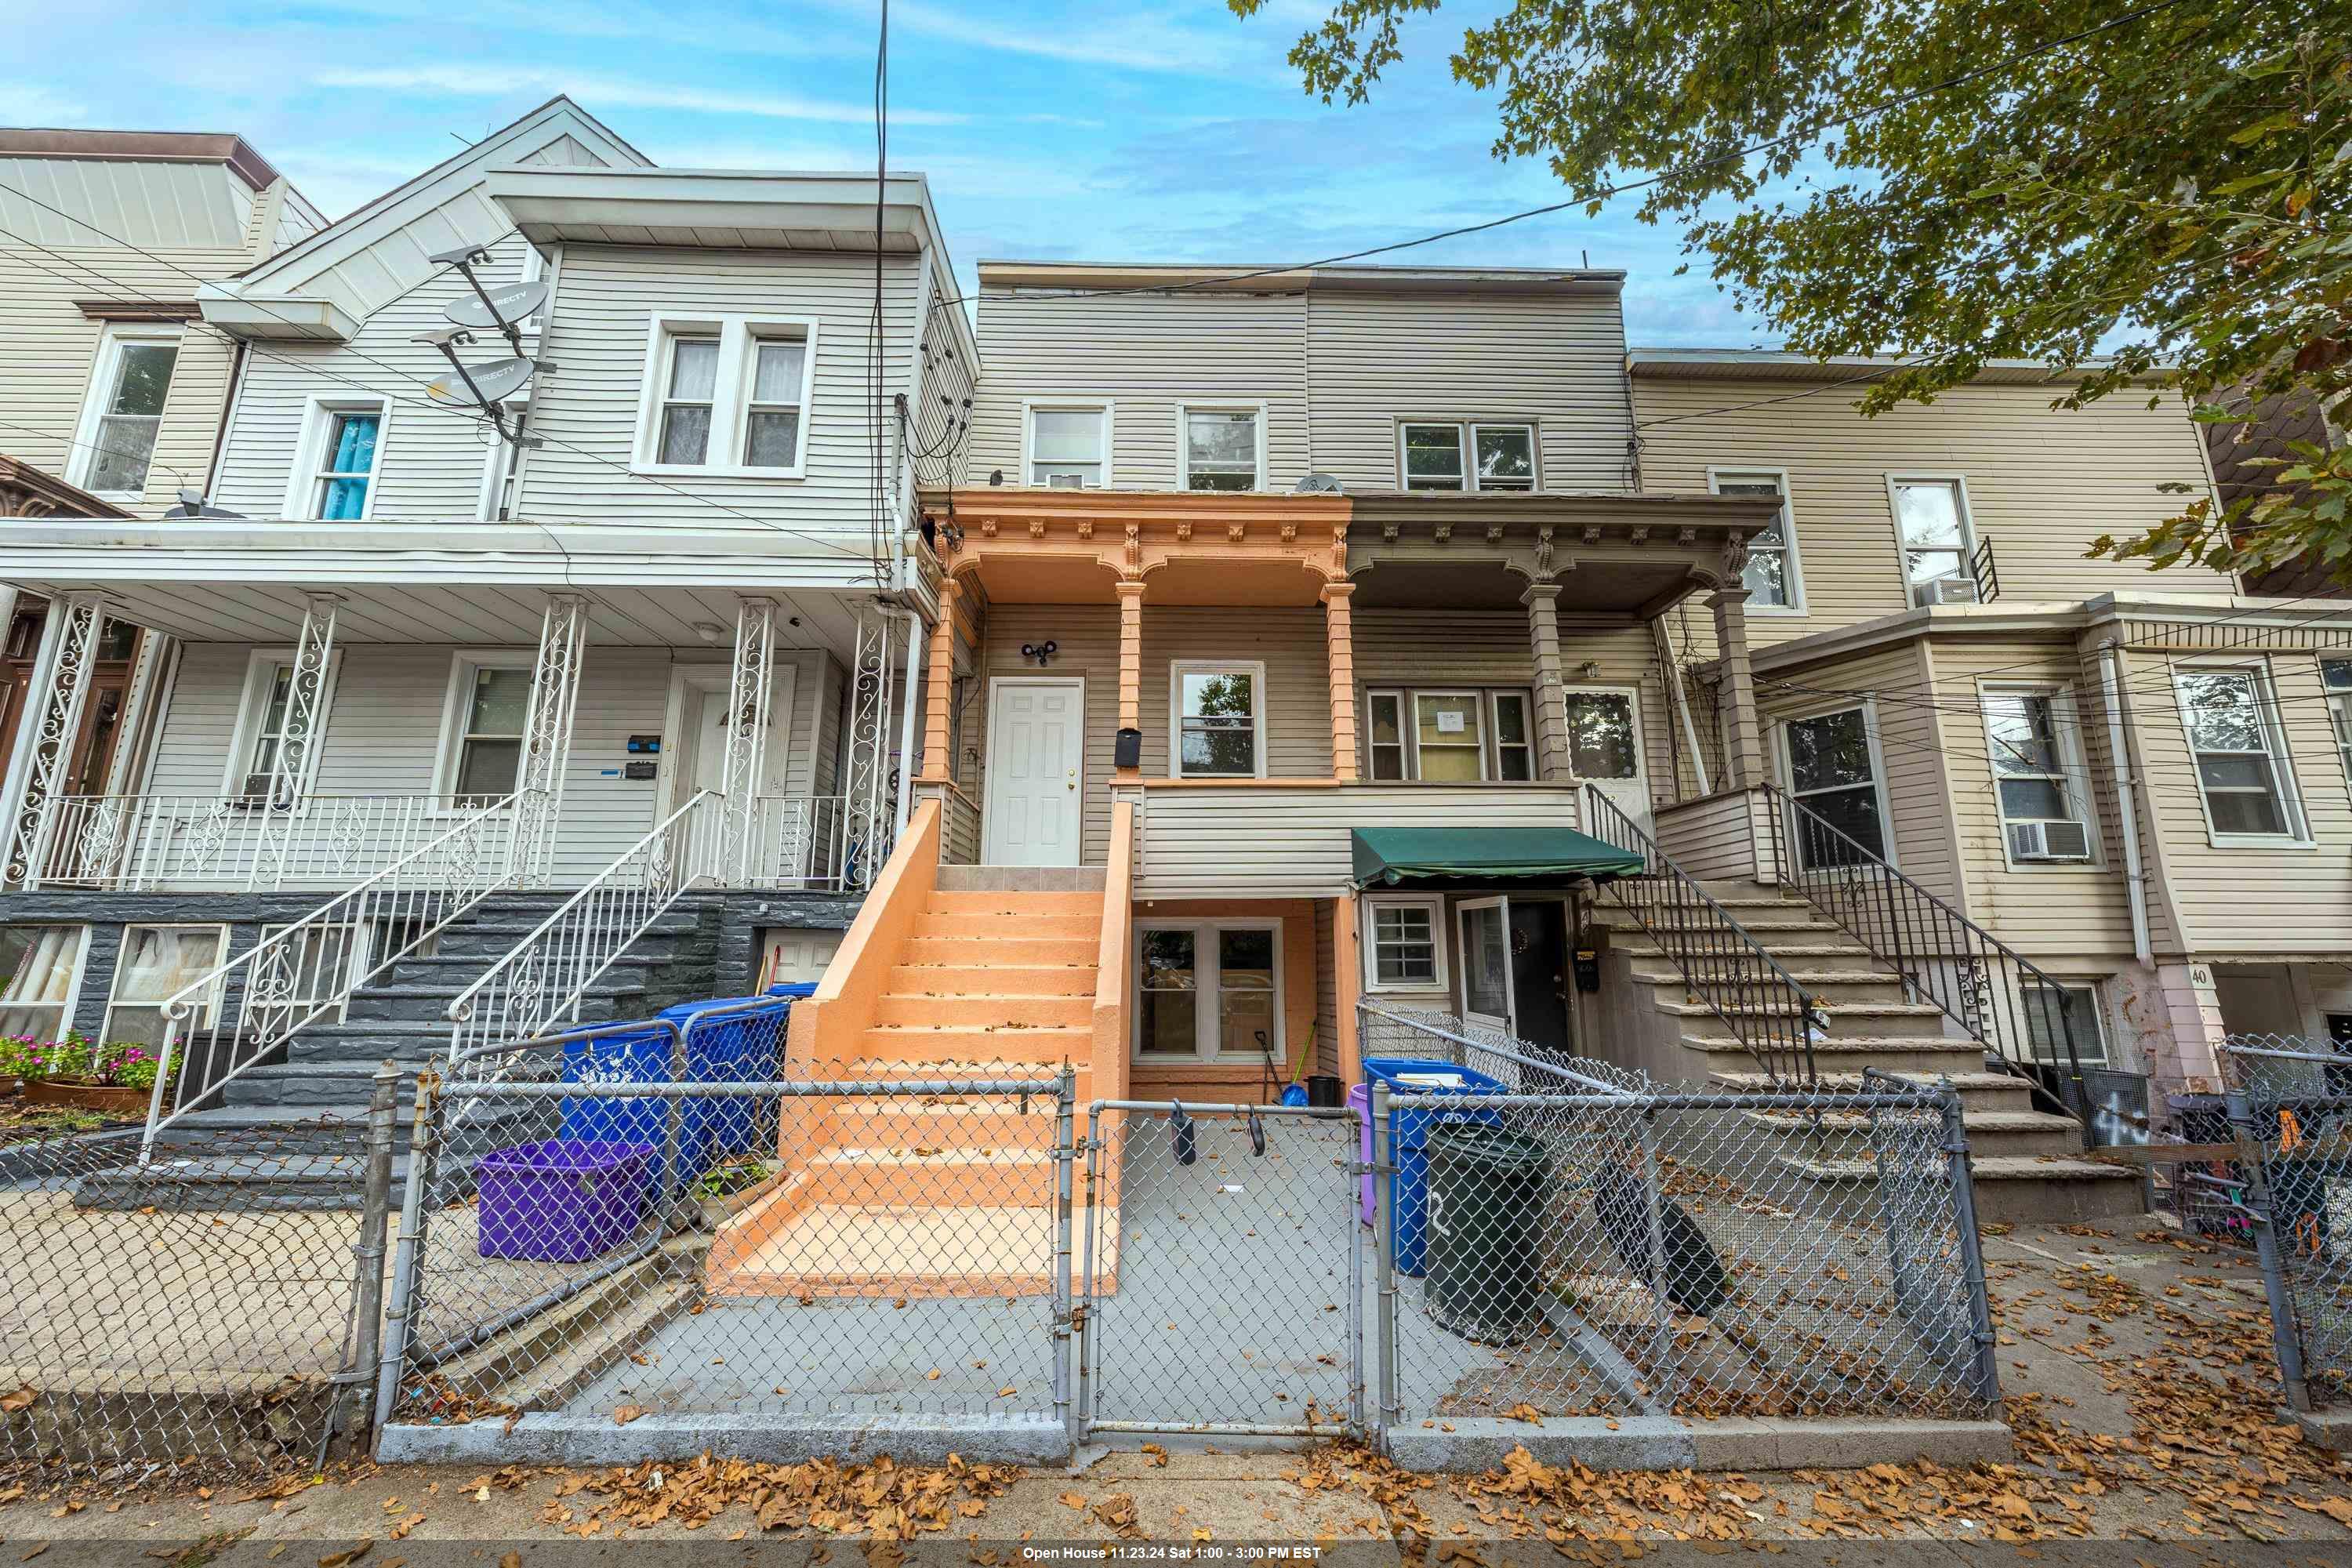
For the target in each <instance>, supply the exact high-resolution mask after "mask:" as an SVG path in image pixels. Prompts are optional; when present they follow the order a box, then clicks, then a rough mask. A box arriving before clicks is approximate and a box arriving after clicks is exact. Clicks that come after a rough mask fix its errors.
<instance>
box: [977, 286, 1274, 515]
mask: <svg viewBox="0 0 2352 1568" xmlns="http://www.w3.org/2000/svg"><path fill="white" fill-rule="evenodd" d="M1305 313H1306V301H1305V300H1304V299H1303V298H1302V297H1301V296H1299V295H1297V294H1277V295H1270V296H1269V295H1253V296H1234V295H1231V294H1207V293H1204V294H1192V295H1179V296H1175V297H1172V298H1170V297H1161V296H1153V295H1112V296H1106V297H1098V298H1092V299H1087V298H1075V299H1074V298H1068V297H1055V296H1054V295H1051V294H1042V293H1041V294H1027V293H1012V292H1006V291H988V292H985V293H983V294H982V298H981V300H980V304H979V311H978V314H979V343H980V360H981V363H982V366H983V367H984V370H983V377H982V383H981V387H980V393H979V397H978V401H977V404H976V405H975V406H974V409H973V413H972V440H971V465H970V471H971V473H973V474H975V475H985V474H987V473H988V472H989V471H990V470H991V469H1001V470H1002V471H1003V474H1004V479H1005V482H1006V483H1008V484H1021V483H1023V482H1024V481H1025V479H1026V477H1027V476H1026V475H1025V474H1024V473H1023V471H1022V467H1021V452H1022V427H1021V425H1022V413H1021V410H1022V403H1023V400H1024V399H1029V400H1034V401H1063V402H1110V403H1112V404H1114V405H1115V407H1114V409H1113V414H1112V420H1111V477H1110V483H1111V486H1112V488H1114V489H1128V490H1169V489H1175V488H1176V484H1177V430H1176V411H1177V408H1178V405H1182V404H1192V405H1256V404H1259V403H1263V404H1265V405H1266V414H1265V418H1266V426H1265V462H1266V468H1267V472H1266V474H1265V476H1264V480H1263V483H1264V487H1265V488H1266V489H1277V490H1283V489H1289V488H1290V487H1291V486H1292V485H1294V484H1296V483H1297V482H1298V480H1299V479H1300V478H1301V477H1302V476H1304V475H1305V474H1306V473H1307V471H1308V469H1307V439H1306V434H1307V433H1306V409H1307V397H1306V372H1305V363H1304V356H1303V354H1302V353H1301V352H1300V351H1301V347H1302V342H1301V329H1302V325H1303V322H1304V321H1305Z"/></svg>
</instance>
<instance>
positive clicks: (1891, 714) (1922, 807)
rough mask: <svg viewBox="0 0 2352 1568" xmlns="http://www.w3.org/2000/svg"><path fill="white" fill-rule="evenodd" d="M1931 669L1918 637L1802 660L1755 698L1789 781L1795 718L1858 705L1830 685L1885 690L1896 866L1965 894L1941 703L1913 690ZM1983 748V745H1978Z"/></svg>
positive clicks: (1878, 705) (1776, 763)
mask: <svg viewBox="0 0 2352 1568" xmlns="http://www.w3.org/2000/svg"><path fill="white" fill-rule="evenodd" d="M1931 680H1932V672H1931V670H1930V668H1929V665H1928V661H1927V658H1926V657H1925V655H1924V654H1923V653H1922V652H1921V650H1920V647H1918V645H1916V644H1906V645H1904V646H1902V647H1895V648H1892V649H1889V650H1887V651H1885V652H1882V653H1875V654H1871V655H1866V656H1863V657H1858V658H1850V659H1844V660H1839V661H1834V662H1824V663H1822V664H1812V665H1807V666H1805V667H1803V668H1801V669H1800V670H1796V671H1793V672H1790V673H1788V674H1786V675H1784V676H1778V677H1774V678H1772V679H1771V680H1769V681H1768V680H1767V679H1764V678H1762V677H1759V678H1758V680H1757V694H1756V702H1757V708H1758V710H1759V714H1760V716H1761V717H1762V720H1763V724H1764V746H1765V767H1766V768H1767V770H1768V771H1769V773H1771V775H1772V777H1773V779H1774V780H1775V781H1776V782H1778V783H1779V784H1780V785H1781V786H1782V787H1783V788H1785V787H1787V785H1788V784H1789V763H1788V756H1789V752H1788V737H1787V735H1786V733H1785V732H1784V726H1785V725H1786V724H1787V723H1788V722H1789V721H1790V720H1792V719H1803V718H1811V717H1813V716H1815V715H1818V714H1822V713H1831V712H1836V711H1838V710H1842V709H1846V708H1852V707H1856V706H1861V705H1863V704H1864V702H1865V699H1864V698H1863V697H1859V696H1855V697H1844V696H1832V695H1825V694H1824V693H1826V692H1832V691H1834V692H1867V691H1884V692H1885V693H1887V694H1888V696H1887V700H1884V701H1873V702H1870V704H1869V711H1870V712H1871V714H1872V715H1873V719H1872V724H1873V732H1874V736H1875V738H1876V741H1877V748H1876V755H1877V763H1878V768H1879V785H1880V791H1879V794H1880V800H1881V809H1882V810H1883V811H1884V812H1885V814H1886V820H1885V824H1884V826H1885V830H1886V837H1887V842H1888V844H1889V846H1890V847H1892V848H1893V850H1894V857H1893V858H1894V862H1895V868H1896V869H1898V870H1900V871H1901V872H1902V873H1903V874H1904V875H1905V876H1906V877H1909V878H1910V879H1912V880H1913V881H1915V882H1917V883H1918V884H1919V885H1920V886H1921V887H1923V888H1925V889H1927V890H1928V891H1929V892H1931V893H1933V894H1935V895H1936V896H1937V898H1939V899H1942V900H1946V901H1947V902H1953V901H1956V900H1958V899H1959V898H1960V896H1961V891H1960V878H1959V874H1958V865H1957V863H1956V851H1955V848H1954V843H1953V837H1952V812H1951V802H1950V798H1949V795H1948V793H1947V787H1946V781H1945V776H1944V758H1943V753H1942V751H1941V750H1940V741H1941V737H1940V736H1939V733H1938V731H1937V718H1938V717H1939V714H1938V713H1937V710H1936V709H1935V708H1934V707H1933V706H1932V705H1929V704H1926V703H1923V702H1917V701H1909V700H1905V701H1897V700H1895V696H1896V695H1897V694H1900V695H1902V696H1905V697H1911V698H1916V697H1917V696H1919V695H1920V694H1921V693H1924V692H1926V691H1927V690H1928V689H1930V685H1931ZM1979 750H1981V747H1979Z"/></svg>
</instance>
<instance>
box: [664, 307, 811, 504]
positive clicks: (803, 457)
mask: <svg viewBox="0 0 2352 1568" xmlns="http://www.w3.org/2000/svg"><path fill="white" fill-rule="evenodd" d="M815 364H816V323H815V322H814V321H801V320H770V319H765V318H760V319H755V318H752V317H748V316H719V317H704V318H701V319H698V320H689V319H685V318H671V317H666V316H657V317H656V318H655V319H654V321H653V323H652V325H651V327H650V329H649V331H648V340H647V344H646V370H645V382H644V392H643V395H642V396H641V398H640V401H639V406H638V414H637V438H636V453H635V461H634V462H633V464H632V465H631V466H632V467H633V468H635V469H636V470H638V471H640V472H648V473H674V474H681V475H693V476H698V477H711V476H718V477H723V478H733V479H799V478H801V477H802V476H803V473H804V472H805V470H806V466H807V461H808V441H809V423H810V410H809V399H810V396H811V395H812V389H813V387H814V375H815Z"/></svg>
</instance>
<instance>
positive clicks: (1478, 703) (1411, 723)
mask: <svg viewBox="0 0 2352 1568" xmlns="http://www.w3.org/2000/svg"><path fill="white" fill-rule="evenodd" d="M1424 697H1466V698H1468V699H1469V700H1470V710H1471V711H1472V712H1474V713H1475V714H1476V715H1477V716H1478V727H1479V734H1478V746H1477V752H1478V780H1477V782H1478V783H1480V784H1486V783H1487V782H1488V781H1489V780H1491V779H1493V778H1494V776H1495V765H1494V764H1495V759H1494V758H1493V757H1491V756H1489V755H1488V754H1487V752H1488V748H1490V747H1491V746H1492V745H1493V744H1494V739H1495V738H1494V735H1493V733H1492V731H1493V726H1494V715H1493V714H1491V713H1489V712H1488V711H1487V704H1486V689H1484V688H1482V687H1475V686H1425V687H1415V688H1414V689H1412V690H1411V691H1409V692H1407V693H1406V694H1405V717H1406V721H1407V726H1406V728H1407V733H1408V736H1409V737H1410V741H1411V745H1412V780H1413V782H1414V783H1416V784H1421V783H1427V782H1430V781H1428V780H1425V779H1423V776H1422V768H1421V700H1422V699H1423V698H1424ZM1534 718H1535V715H1534V714H1533V713H1530V714H1528V720H1529V721H1530V722H1532V721H1533V720H1534ZM1439 749H1440V750H1445V749H1447V748H1445V747H1443V746H1441V747H1440V748H1439ZM1452 749H1453V750H1454V751H1466V750H1468V749H1469V748H1467V747H1464V746H1455V747H1453V748H1452ZM1435 782H1436V783H1437V784H1467V783H1469V782H1470V781H1469V780H1467V779H1438V780H1436V781H1435Z"/></svg>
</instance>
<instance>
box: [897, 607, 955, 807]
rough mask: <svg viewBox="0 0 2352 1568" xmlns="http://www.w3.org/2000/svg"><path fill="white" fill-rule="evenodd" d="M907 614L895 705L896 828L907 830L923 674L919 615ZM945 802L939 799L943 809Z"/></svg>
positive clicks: (911, 801) (905, 613)
mask: <svg viewBox="0 0 2352 1568" xmlns="http://www.w3.org/2000/svg"><path fill="white" fill-rule="evenodd" d="M899 613H900V614H901V615H903V616H906V617H907V667H906V668H907V673H906V680H905V684H904V686H902V687H901V688H900V690H901V692H902V694H903V695H904V697H905V700H904V701H903V702H901V703H900V704H899V706H900V707H902V708H904V709H905V710H906V711H905V712H904V713H902V714H900V715H899V716H898V831H899V832H900V833H904V832H906V831H907V818H908V815H909V814H910V813H911V812H912V811H913V810H914V796H915V732H916V730H917V727H918V726H917V721H918V719H919V712H918V710H919V709H920V707H921V706H922V699H921V696H920V695H919V693H920V686H919V682H920V680H921V679H922V673H923V644H924V642H925V641H926V640H927V639H926V638H925V637H924V636H923V617H922V616H919V615H918V614H916V613H915V612H914V611H913V610H901V611H900V612H899ZM946 806H947V803H946V802H944V801H942V802H940V809H941V810H945V809H946Z"/></svg>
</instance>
